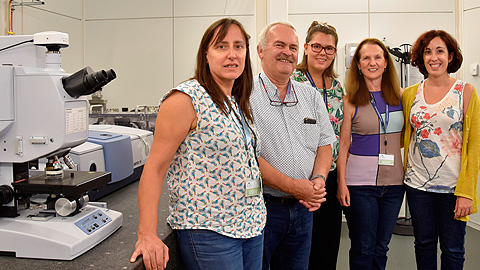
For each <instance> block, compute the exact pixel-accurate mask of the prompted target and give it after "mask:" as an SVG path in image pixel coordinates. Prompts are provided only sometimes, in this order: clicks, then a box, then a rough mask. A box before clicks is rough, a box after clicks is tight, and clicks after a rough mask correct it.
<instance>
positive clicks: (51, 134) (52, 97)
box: [0, 32, 123, 260]
mask: <svg viewBox="0 0 480 270" xmlns="http://www.w3.org/2000/svg"><path fill="white" fill-rule="evenodd" d="M67 46H68V35H67V34H64V33H59V32H44V33H39V34H35V35H24V36H1V37H0V65H1V66H0V84H1V85H0V97H1V98H0V252H2V253H11V254H13V255H15V256H17V257H26V258H41V259H57V260H72V259H74V258H75V257H77V256H79V255H81V254H83V253H84V252H86V251H87V250H89V249H91V248H92V247H94V246H95V245H97V244H98V243H100V242H101V241H103V240H104V239H106V238H107V237H108V236H110V235H111V234H112V233H114V232H115V231H116V230H117V229H118V228H119V227H120V226H121V225H122V222H123V215H122V213H120V212H117V211H114V210H110V209H107V208H106V205H105V204H104V203H89V198H88V195H86V194H87V192H88V191H90V190H94V189H98V188H100V187H102V186H103V185H105V184H106V183H108V182H109V181H110V179H111V176H110V173H109V172H82V171H64V170H63V166H61V165H60V164H59V158H62V157H63V158H64V160H65V163H66V164H67V165H69V166H73V164H71V159H70V158H69V157H68V153H69V151H70V149H71V148H72V147H75V146H77V145H80V144H82V143H84V142H85V141H86V140H87V138H88V102H87V100H86V99H85V98H84V97H82V96H84V95H89V94H92V93H93V92H95V91H98V90H100V89H101V88H102V87H103V86H105V85H106V84H107V83H108V82H110V81H111V80H113V79H114V78H115V77H116V75H115V72H114V71H113V70H109V71H104V70H102V71H99V72H93V70H92V69H91V68H90V67H86V68H84V69H82V70H80V71H78V72H76V73H75V74H73V75H71V74H67V73H66V72H65V71H64V70H63V69H62V67H61V54H60V48H64V47H67ZM45 47H46V48H47V50H46V51H45ZM42 157H46V158H47V160H48V163H47V166H46V169H45V172H42V173H40V174H38V172H37V175H33V171H30V168H31V167H35V166H37V167H38V159H39V158H42ZM31 174H32V175H31Z"/></svg>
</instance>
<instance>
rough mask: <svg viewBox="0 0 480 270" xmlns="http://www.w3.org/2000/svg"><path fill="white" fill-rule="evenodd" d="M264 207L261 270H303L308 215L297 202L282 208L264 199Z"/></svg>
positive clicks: (309, 230)
mask: <svg viewBox="0 0 480 270" xmlns="http://www.w3.org/2000/svg"><path fill="white" fill-rule="evenodd" d="M265 205H266V207H267V224H266V225H265V230H264V235H265V245H264V251H263V270H268V269H271V270H277V269H292V270H307V269H308V258H309V256H310V244H311V239H312V212H308V209H307V208H305V207H304V206H303V205H301V204H300V203H299V202H296V203H293V204H289V205H282V204H280V203H274V202H269V200H268V197H267V196H266V197H265ZM269 267H270V268H269Z"/></svg>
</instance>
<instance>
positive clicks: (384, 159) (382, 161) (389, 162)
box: [378, 154, 395, 166]
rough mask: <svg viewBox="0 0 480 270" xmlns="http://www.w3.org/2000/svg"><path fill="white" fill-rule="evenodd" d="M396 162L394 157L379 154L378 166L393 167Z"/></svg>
mask: <svg viewBox="0 0 480 270" xmlns="http://www.w3.org/2000/svg"><path fill="white" fill-rule="evenodd" d="M394 161H395V156H394V155H387V154H379V155H378V165H385V166H393V164H394Z"/></svg>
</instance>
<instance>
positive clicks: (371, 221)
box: [337, 38, 404, 270]
mask: <svg viewBox="0 0 480 270" xmlns="http://www.w3.org/2000/svg"><path fill="white" fill-rule="evenodd" d="M345 85H346V89H347V95H346V96H345V97H344V110H345V117H344V119H343V124H342V128H341V131H340V151H339V155H338V160H337V167H338V193H337V197H338V200H339V201H340V204H341V205H342V206H344V207H345V208H344V213H345V217H346V219H347V224H348V230H349V237H350V241H351V247H350V253H349V254H350V269H353V270H355V269H361V270H367V269H368V270H370V269H385V267H386V264H387V251H388V244H389V242H390V239H391V237H392V234H393V229H394V228H395V224H396V220H397V217H398V212H399V211H400V207H401V205H402V201H403V194H404V192H403V167H402V158H401V154H400V140H401V133H402V128H403V112H402V105H401V88H400V85H399V81H398V77H397V74H396V71H395V67H394V65H393V61H392V59H391V57H390V55H389V53H388V50H387V48H386V47H385V45H384V44H383V43H382V42H381V41H379V40H378V39H375V38H368V39H365V40H363V41H362V42H361V43H360V44H359V45H358V47H357V49H356V51H355V54H354V56H353V59H352V64H351V65H350V69H349V71H348V74H347V79H346V84H345Z"/></svg>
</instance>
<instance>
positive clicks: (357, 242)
mask: <svg viewBox="0 0 480 270" xmlns="http://www.w3.org/2000/svg"><path fill="white" fill-rule="evenodd" d="M348 190H349V192H350V207H346V208H345V209H344V213H345V217H346V218H347V225H348V231H349V237H350V242H351V247H350V253H349V254H350V269H352V270H355V269H361V270H370V269H385V267H386V265H387V252H388V244H389V243H390V239H391V238H392V234H393V229H394V228H395V224H396V221H397V218H398V212H399V211H400V207H401V206H402V201H403V194H404V193H403V192H404V190H403V185H398V186H348Z"/></svg>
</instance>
